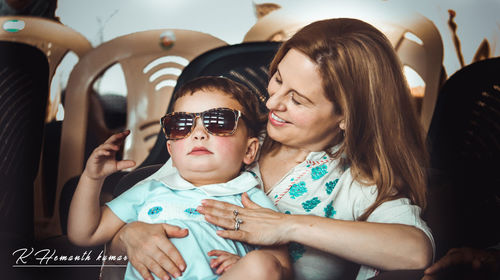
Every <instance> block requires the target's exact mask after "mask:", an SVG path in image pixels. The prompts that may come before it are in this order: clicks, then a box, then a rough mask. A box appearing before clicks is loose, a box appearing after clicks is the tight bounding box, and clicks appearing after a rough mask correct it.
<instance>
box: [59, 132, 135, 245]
mask: <svg viewBox="0 0 500 280" xmlns="http://www.w3.org/2000/svg"><path fill="white" fill-rule="evenodd" d="M129 133H130V131H129V130H126V131H124V132H121V133H117V134H114V135H112V136H111V137H109V138H108V139H107V140H106V142H104V143H103V144H102V145H100V146H99V147H97V148H96V149H95V150H94V151H93V152H92V154H91V155H90V157H89V159H88V160H87V165H86V167H85V170H84V171H83V173H82V175H81V176H80V180H79V182H78V186H77V188H76V190H75V194H74V195H73V199H72V201H71V206H70V209H69V216H68V238H69V240H70V241H71V242H73V243H75V244H76V245H80V246H94V245H99V244H103V243H106V242H107V241H109V240H111V238H112V237H113V235H115V234H116V232H117V231H118V230H119V229H120V228H121V227H122V226H123V225H124V222H123V221H122V220H120V219H119V218H118V217H117V216H116V215H115V214H114V213H113V212H112V211H111V210H110V209H109V208H108V207H105V206H103V207H102V209H101V207H100V205H99V194H100V192H101V188H102V184H103V182H104V179H105V178H106V177H107V176H108V175H110V174H112V173H114V172H116V171H119V170H123V169H126V168H129V167H133V166H135V162H134V161H131V160H122V161H117V160H116V159H115V155H116V152H117V151H118V150H119V149H120V146H121V145H122V144H123V142H124V140H125V138H126V137H127V136H128V135H129Z"/></svg>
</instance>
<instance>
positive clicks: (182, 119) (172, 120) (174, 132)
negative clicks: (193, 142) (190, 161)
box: [160, 108, 244, 140]
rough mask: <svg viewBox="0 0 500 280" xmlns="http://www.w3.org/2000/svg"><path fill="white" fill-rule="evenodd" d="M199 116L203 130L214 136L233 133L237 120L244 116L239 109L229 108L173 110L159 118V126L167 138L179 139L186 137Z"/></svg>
mask: <svg viewBox="0 0 500 280" xmlns="http://www.w3.org/2000/svg"><path fill="white" fill-rule="evenodd" d="M198 117H199V118H201V120H202V122H203V127H204V128H205V130H206V131H207V132H208V133H210V134H212V135H216V136H229V135H233V134H234V132H235V131H236V128H237V126H238V120H239V119H240V117H241V118H244V116H243V115H242V114H241V112H240V111H238V110H234V109H229V108H215V109H210V110H207V111H204V112H201V113H186V112H173V113H169V114H166V115H165V116H164V117H162V118H161V120H160V122H161V127H162V128H163V133H164V134H165V137H166V138H167V140H179V139H183V138H186V137H188V136H189V135H190V134H191V132H192V131H193V128H194V126H195V124H196V118H198Z"/></svg>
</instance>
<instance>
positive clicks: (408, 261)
mask: <svg viewBox="0 0 500 280" xmlns="http://www.w3.org/2000/svg"><path fill="white" fill-rule="evenodd" d="M270 74H271V79H270V82H269V86H268V91H269V95H270V97H269V100H268V101H267V103H266V105H267V107H268V109H269V111H270V112H269V120H268V124H267V138H266V139H265V141H264V144H263V147H262V151H261V154H260V157H259V160H258V163H257V164H256V165H255V166H254V168H253V169H252V170H253V171H254V172H255V173H256V174H257V175H259V177H260V178H261V180H262V185H263V188H264V190H265V191H266V193H267V195H268V197H269V198H270V199H271V200H273V201H274V203H275V205H276V206H277V207H278V209H279V210H280V211H281V212H283V213H277V212H272V211H268V210H265V209H262V208H260V207H258V206H256V205H255V204H253V203H252V202H251V201H249V199H248V198H247V197H246V196H243V197H242V202H243V205H244V206H245V208H240V207H237V206H234V205H230V204H225V203H222V202H217V201H213V200H207V201H204V202H203V203H202V206H201V207H199V209H198V211H199V212H200V213H202V214H204V215H205V219H206V220H207V221H208V222H211V223H214V224H216V225H219V226H221V227H223V228H226V229H228V230H226V231H221V232H220V233H219V234H220V235H221V236H223V237H227V238H232V239H235V240H241V241H245V242H248V243H252V244H256V245H278V244H286V243H289V251H290V255H291V257H292V261H294V270H295V278H297V279H352V278H355V277H356V275H357V279H366V278H369V277H371V276H373V275H375V274H376V273H377V271H378V270H393V269H422V268H425V267H426V266H428V265H429V264H430V262H431V260H432V256H433V246H434V245H433V240H432V236H431V234H430V231H429V229H428V228H427V226H426V225H425V223H424V222H423V221H422V220H421V218H420V212H421V209H422V208H424V207H425V199H426V195H425V184H426V174H425V172H424V167H425V164H426V160H427V156H426V152H425V145H424V137H423V133H422V129H421V127H420V124H419V122H418V120H417V115H416V113H415V110H414V107H413V104H412V101H411V96H410V93H409V89H408V86H407V84H406V80H405V78H404V76H403V74H402V68H401V65H400V63H399V61H398V59H397V56H396V54H395V52H394V50H393V49H392V46H391V45H390V43H389V41H388V40H387V39H386V37H385V36H384V35H383V34H382V33H380V32H379V31H378V30H377V29H375V28H374V27H372V26H371V25H369V24H366V23H364V22H362V21H359V20H354V19H331V20H325V21H319V22H315V23H312V24H310V25H308V26H306V27H304V28H303V29H301V30H300V31H299V32H297V33H296V34H295V35H294V36H293V37H292V38H291V39H290V40H289V41H287V42H285V43H283V45H282V46H281V48H280V49H279V51H278V53H277V54H276V56H275V58H274V60H273V62H272V64H271V67H270ZM233 210H237V211H238V218H240V219H241V220H242V221H243V223H241V225H240V224H238V225H239V230H234V228H235V217H234V216H233ZM304 214H305V215H304ZM165 233H166V234H167V235H168V236H169V237H182V236H184V235H186V234H187V232H186V231H185V230H182V229H179V228H175V227H170V226H168V225H163V226H158V225H146V224H138V223H136V224H130V225H128V226H126V227H124V228H123V229H122V230H121V231H120V233H119V234H118V235H117V237H116V238H115V239H114V241H113V243H114V244H113V245H112V246H113V247H115V248H122V250H123V248H126V252H127V254H128V255H129V257H130V261H131V262H132V263H133V264H134V266H136V268H137V269H138V270H139V271H140V272H141V274H142V275H143V276H148V275H149V272H148V271H151V272H154V273H155V274H156V275H158V276H160V277H163V276H166V275H167V274H166V272H165V271H168V272H169V273H170V274H173V273H175V272H177V271H179V270H182V269H183V268H184V266H185V265H184V261H183V260H182V257H181V256H180V255H179V253H178V252H177V250H176V249H175V248H174V247H173V246H172V245H171V243H170V242H169V241H168V239H167V238H166V237H165ZM357 264H360V265H361V269H359V265H357Z"/></svg>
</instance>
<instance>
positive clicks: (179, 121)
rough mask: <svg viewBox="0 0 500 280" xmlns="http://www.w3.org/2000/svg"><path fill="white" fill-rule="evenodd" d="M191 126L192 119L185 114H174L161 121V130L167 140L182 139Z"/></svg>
mask: <svg viewBox="0 0 500 280" xmlns="http://www.w3.org/2000/svg"><path fill="white" fill-rule="evenodd" d="M192 126H193V117H192V116H190V115H187V114H174V115H171V116H166V117H165V118H164V120H163V129H164V131H165V135H166V136H167V138H169V139H182V138H184V137H186V135H188V134H189V132H190V131H191V127H192Z"/></svg>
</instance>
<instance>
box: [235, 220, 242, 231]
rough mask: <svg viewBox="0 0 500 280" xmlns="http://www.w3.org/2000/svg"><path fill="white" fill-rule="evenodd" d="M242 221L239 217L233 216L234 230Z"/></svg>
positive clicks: (237, 228)
mask: <svg viewBox="0 0 500 280" xmlns="http://www.w3.org/2000/svg"><path fill="white" fill-rule="evenodd" d="M242 223H243V220H242V219H240V218H236V217H235V218H234V230H235V231H237V230H239V229H240V224H242Z"/></svg>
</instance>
